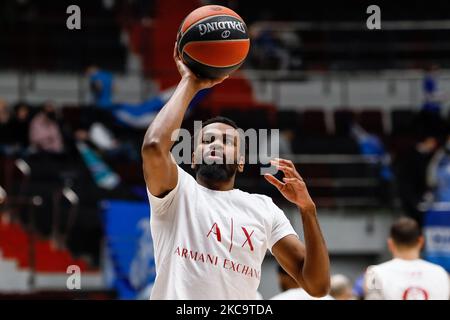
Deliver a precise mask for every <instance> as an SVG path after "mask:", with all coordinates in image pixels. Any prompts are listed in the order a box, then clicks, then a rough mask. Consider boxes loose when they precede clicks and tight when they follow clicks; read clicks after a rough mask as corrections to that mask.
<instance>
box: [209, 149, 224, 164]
mask: <svg viewBox="0 0 450 320" xmlns="http://www.w3.org/2000/svg"><path fill="white" fill-rule="evenodd" d="M205 159H207V160H208V162H215V163H217V162H220V163H224V159H223V153H222V152H219V151H217V150H211V151H209V152H208V153H206V155H205Z"/></svg>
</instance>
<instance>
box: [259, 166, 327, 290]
mask: <svg viewBox="0 0 450 320" xmlns="http://www.w3.org/2000/svg"><path fill="white" fill-rule="evenodd" d="M272 164H273V165H274V166H276V167H277V169H278V170H281V171H282V172H283V173H284V178H283V181H280V180H278V179H277V178H275V177H274V176H273V175H271V174H266V175H264V177H265V178H266V180H267V181H269V182H270V183H271V184H272V185H274V186H275V187H276V188H277V189H278V190H279V191H280V192H281V194H282V195H283V196H284V197H285V198H286V199H287V200H289V201H290V202H292V203H294V204H295V205H297V207H298V208H299V211H300V215H301V217H302V222H303V232H304V237H305V244H303V243H302V242H301V241H300V240H299V239H298V238H297V237H296V236H294V235H289V236H286V237H284V238H282V239H281V240H279V241H278V242H277V243H275V245H274V246H273V248H272V253H273V254H274V256H275V258H276V259H277V260H278V262H279V263H280V265H281V266H282V267H283V268H284V269H285V270H286V272H287V273H289V274H290V275H291V276H292V277H293V278H294V279H295V280H296V281H297V282H298V283H299V285H300V286H301V287H302V288H303V289H305V290H306V291H307V292H308V293H309V294H310V295H312V296H315V297H323V296H325V295H326V294H327V293H328V291H329V288H330V261H329V257H328V250H327V247H326V245H325V240H324V239H323V236H322V232H321V230H320V226H319V222H318V221H317V212H316V206H315V204H314V202H313V200H312V199H311V197H310V195H309V193H308V189H307V188H306V184H305V181H303V179H302V177H301V176H300V174H299V173H298V172H297V170H296V169H295V166H294V164H293V163H292V161H290V160H285V159H279V158H276V159H275V160H272Z"/></svg>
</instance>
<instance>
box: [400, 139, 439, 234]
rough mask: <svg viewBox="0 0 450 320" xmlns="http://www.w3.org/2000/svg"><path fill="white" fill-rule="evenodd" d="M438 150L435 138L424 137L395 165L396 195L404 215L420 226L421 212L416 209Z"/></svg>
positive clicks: (422, 197)
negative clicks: (431, 162)
mask: <svg viewBox="0 0 450 320" xmlns="http://www.w3.org/2000/svg"><path fill="white" fill-rule="evenodd" d="M438 148H439V140H438V138H437V137H435V136H425V137H424V138H422V139H421V140H420V141H419V142H417V143H416V144H415V145H414V146H413V147H412V148H411V149H410V150H408V151H406V152H405V153H404V154H402V155H400V156H399V157H398V158H397V159H396V161H395V163H394V168H395V175H396V182H397V189H398V195H399V198H400V201H401V204H402V207H403V209H404V210H405V213H406V214H407V215H408V216H410V217H411V218H413V219H415V220H416V221H417V222H418V223H419V225H422V212H420V211H419V209H418V208H417V206H418V204H419V203H420V202H422V201H423V200H424V196H425V193H426V192H427V191H428V187H427V178H426V176H427V168H428V165H429V163H430V160H431V159H432V157H433V155H434V153H435V152H436V150H437V149H438Z"/></svg>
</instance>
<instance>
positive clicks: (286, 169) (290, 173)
mask: <svg viewBox="0 0 450 320" xmlns="http://www.w3.org/2000/svg"><path fill="white" fill-rule="evenodd" d="M271 163H272V165H274V166H275V167H276V168H277V169H278V170H281V171H283V173H284V174H285V175H286V176H287V177H288V178H292V177H296V178H298V179H300V180H303V179H302V177H301V176H300V174H299V173H298V172H297V170H296V169H295V167H290V166H285V165H281V164H280V163H279V162H277V161H276V160H271Z"/></svg>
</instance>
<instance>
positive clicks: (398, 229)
mask: <svg viewBox="0 0 450 320" xmlns="http://www.w3.org/2000/svg"><path fill="white" fill-rule="evenodd" d="M387 243H388V248H389V251H390V252H391V253H392V256H393V259H392V260H390V261H388V262H385V263H382V264H379V265H375V266H371V267H369V268H368V269H367V271H366V276H365V288H366V295H365V298H366V299H367V300H378V299H382V300H448V299H449V297H450V296H449V295H450V292H449V276H448V274H447V272H446V271H445V270H444V269H443V268H442V267H441V266H438V265H436V264H433V263H430V262H427V261H425V260H422V259H420V251H421V249H422V247H423V244H424V238H423V236H422V234H421V230H420V228H419V225H418V224H417V222H416V221H415V220H413V219H411V218H407V217H402V218H399V219H398V220H397V221H395V222H394V224H393V225H392V227H391V230H390V236H389V238H388V240H387Z"/></svg>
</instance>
